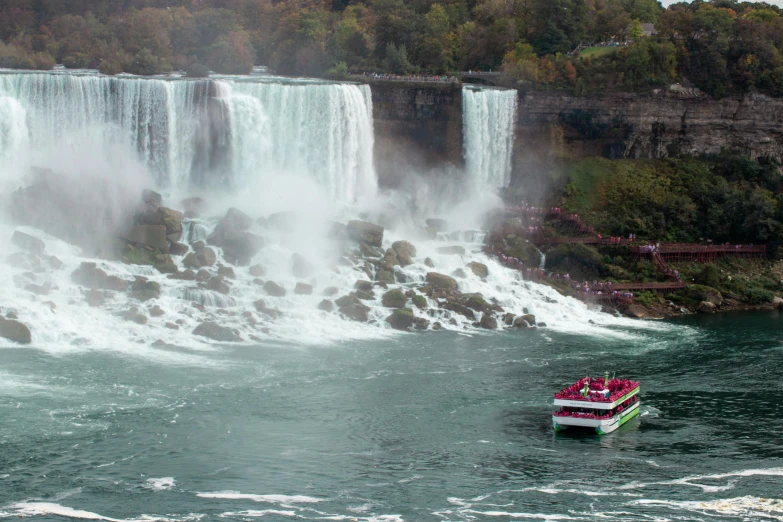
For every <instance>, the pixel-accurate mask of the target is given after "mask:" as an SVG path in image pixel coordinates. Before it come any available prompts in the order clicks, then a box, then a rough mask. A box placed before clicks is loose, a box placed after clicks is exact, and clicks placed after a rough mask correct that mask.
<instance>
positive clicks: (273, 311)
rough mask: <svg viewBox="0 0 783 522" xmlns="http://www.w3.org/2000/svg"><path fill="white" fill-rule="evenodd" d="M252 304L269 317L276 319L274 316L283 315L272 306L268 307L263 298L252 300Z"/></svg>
mask: <svg viewBox="0 0 783 522" xmlns="http://www.w3.org/2000/svg"><path fill="white" fill-rule="evenodd" d="M253 306H255V307H256V310H257V311H258V312H259V313H262V314H264V315H267V316H269V317H271V318H273V319H276V318H278V317H280V316H282V315H283V313H282V312H280V310H276V309H274V308H269V307H268V306H267V305H266V302H265V301H264V300H263V299H259V300H258V301H256V302H254V303H253Z"/></svg>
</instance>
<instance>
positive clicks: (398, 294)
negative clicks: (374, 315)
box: [381, 289, 408, 308]
mask: <svg viewBox="0 0 783 522" xmlns="http://www.w3.org/2000/svg"><path fill="white" fill-rule="evenodd" d="M407 301H408V298H407V297H405V294H403V293H402V291H401V290H397V289H395V290H389V291H388V292H386V293H385V294H383V297H382V298H381V302H382V303H383V306H385V307H386V308H404V307H405V303H406V302H407Z"/></svg>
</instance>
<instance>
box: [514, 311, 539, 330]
mask: <svg viewBox="0 0 783 522" xmlns="http://www.w3.org/2000/svg"><path fill="white" fill-rule="evenodd" d="M535 325H536V316H534V315H532V314H525V315H522V316H520V317H517V318H516V319H514V327H515V328H528V327H532V326H535Z"/></svg>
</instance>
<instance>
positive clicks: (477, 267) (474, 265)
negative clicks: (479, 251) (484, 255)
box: [468, 261, 489, 279]
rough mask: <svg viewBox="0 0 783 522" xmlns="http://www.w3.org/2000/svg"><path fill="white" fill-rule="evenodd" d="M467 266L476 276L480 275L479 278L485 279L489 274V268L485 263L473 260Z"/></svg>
mask: <svg viewBox="0 0 783 522" xmlns="http://www.w3.org/2000/svg"><path fill="white" fill-rule="evenodd" d="M468 268H470V270H471V271H472V272H473V273H474V274H475V275H476V277H480V278H481V279H485V278H486V277H487V276H488V275H489V268H487V265H485V264H484V263H478V262H476V261H473V262H471V263H468Z"/></svg>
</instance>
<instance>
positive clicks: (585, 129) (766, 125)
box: [516, 89, 783, 158]
mask: <svg viewBox="0 0 783 522" xmlns="http://www.w3.org/2000/svg"><path fill="white" fill-rule="evenodd" d="M516 139H517V142H522V144H521V145H523V150H524V147H527V148H532V149H533V150H535V151H542V150H543V151H547V152H549V153H551V154H553V155H555V156H558V157H584V156H604V157H608V158H664V157H668V156H676V155H679V154H687V155H700V154H709V153H714V152H720V150H721V149H722V148H731V149H735V150H740V151H743V152H746V153H748V154H750V155H751V156H753V157H757V156H764V155H771V156H775V157H778V158H781V157H783V99H777V98H769V97H767V96H761V95H748V96H745V97H742V98H726V99H723V100H713V99H709V98H706V97H699V96H698V95H695V94H694V93H691V92H689V91H684V92H670V91H665V90H662V89H658V90H656V91H654V92H652V93H646V94H629V93H620V94H617V93H612V94H607V95H603V96H593V97H575V96H569V95H564V94H559V93H543V92H535V93H521V94H520V98H519V121H518V126H517V136H516Z"/></svg>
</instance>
